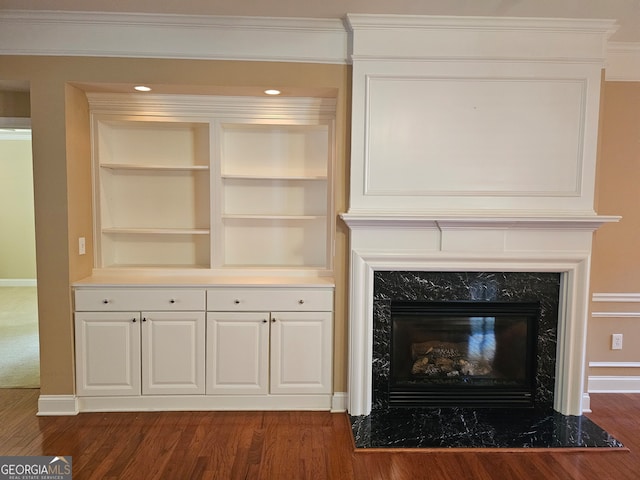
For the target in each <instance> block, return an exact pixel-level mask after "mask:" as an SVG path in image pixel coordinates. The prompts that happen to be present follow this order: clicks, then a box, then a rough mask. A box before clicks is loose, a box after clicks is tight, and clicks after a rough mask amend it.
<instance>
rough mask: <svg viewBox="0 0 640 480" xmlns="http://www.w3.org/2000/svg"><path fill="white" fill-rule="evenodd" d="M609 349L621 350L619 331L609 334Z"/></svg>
mask: <svg viewBox="0 0 640 480" xmlns="http://www.w3.org/2000/svg"><path fill="white" fill-rule="evenodd" d="M611 350H622V334H621V333H614V334H612V335H611Z"/></svg>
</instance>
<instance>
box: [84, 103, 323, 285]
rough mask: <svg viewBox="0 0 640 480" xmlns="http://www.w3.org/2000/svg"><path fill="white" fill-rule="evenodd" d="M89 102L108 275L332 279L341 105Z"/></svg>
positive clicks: (99, 260)
mask: <svg viewBox="0 0 640 480" xmlns="http://www.w3.org/2000/svg"><path fill="white" fill-rule="evenodd" d="M89 102H90V106H91V113H92V128H93V135H92V138H93V155H94V166H95V168H94V172H95V174H94V188H95V226H96V232H95V233H96V235H95V238H96V247H97V248H96V260H95V264H96V268H97V269H126V268H185V269H215V270H217V269H222V270H225V271H230V270H237V269H240V270H247V269H256V270H259V271H261V272H262V273H264V271H265V270H267V271H268V270H269V269H272V270H276V269H277V270H278V271H279V273H282V271H290V272H300V271H308V272H313V273H319V274H326V273H327V272H330V271H331V269H332V256H333V255H332V252H333V236H334V226H333V223H334V222H333V218H332V212H333V204H332V196H333V195H332V193H333V192H332V180H331V178H332V166H333V162H334V147H333V145H334V122H335V99H325V98H300V97H296V98H278V99H270V98H257V97H217V96H179V95H147V96H137V95H128V94H90V95H89Z"/></svg>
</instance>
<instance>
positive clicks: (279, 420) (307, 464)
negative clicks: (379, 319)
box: [0, 389, 640, 480]
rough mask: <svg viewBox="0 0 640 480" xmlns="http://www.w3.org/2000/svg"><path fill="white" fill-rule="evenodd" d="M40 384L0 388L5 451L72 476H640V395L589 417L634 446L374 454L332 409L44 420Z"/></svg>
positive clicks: (590, 479)
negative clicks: (61, 467) (52, 460)
mask: <svg viewBox="0 0 640 480" xmlns="http://www.w3.org/2000/svg"><path fill="white" fill-rule="evenodd" d="M38 394H39V393H38V390H35V389H34V390H30V389H0V455H70V456H72V457H73V469H74V480H86V479H90V480H93V479H96V480H97V479H100V480H104V479H117V480H128V479H135V480H151V479H163V480H174V479H175V480H184V479H189V480H192V479H193V480H200V479H215V480H236V479H238V480H247V479H257V480H270V479H274V480H281V479H284V480H305V479H310V480H325V479H336V480H376V479H380V480H416V479H426V478H428V479H434V480H466V479H469V480H494V479H500V480H502V479H509V480H520V479H522V480H527V479H544V480H602V479H615V480H637V479H638V478H640V477H639V476H638V474H637V473H636V472H637V469H638V468H639V466H640V395H639V394H615V395H613V394H599V395H592V400H591V405H592V409H593V413H591V414H589V415H588V416H589V417H590V418H591V419H592V420H593V421H595V422H596V423H597V424H598V425H600V426H601V427H602V428H604V429H606V430H607V431H608V432H609V433H611V434H613V435H614V436H615V437H616V438H618V439H619V440H620V441H622V442H623V443H624V444H625V446H627V447H628V449H629V451H626V452H625V451H614V450H616V449H600V450H598V451H595V450H590V451H586V452H585V451H549V452H546V451H508V452H506V451H505V452H495V451H494V452H483V451H465V452H460V451H455V450H454V449H448V450H442V451H438V450H433V449H431V450H428V451H421V450H416V451H413V452H391V451H389V452H385V451H378V452H373V453H371V452H369V453H362V452H361V451H356V450H354V447H353V439H352V435H351V430H350V425H349V421H348V418H347V416H346V415H345V414H332V413H328V412H138V413H90V414H89V413H83V414H80V415H77V416H70V417H37V416H36V409H37V400H38Z"/></svg>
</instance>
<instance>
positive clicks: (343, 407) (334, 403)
mask: <svg viewBox="0 0 640 480" xmlns="http://www.w3.org/2000/svg"><path fill="white" fill-rule="evenodd" d="M348 398H349V396H348V394H347V392H335V393H334V394H333V397H332V398H331V412H333V413H338V412H346V411H347V400H348Z"/></svg>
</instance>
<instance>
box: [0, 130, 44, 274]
mask: <svg viewBox="0 0 640 480" xmlns="http://www.w3.org/2000/svg"><path fill="white" fill-rule="evenodd" d="M0 225H1V227H0V228H1V229H2V234H1V235H0V280H5V279H35V278H36V245H35V238H36V237H35V225H34V219H33V169H32V166H31V140H30V139H24V140H6V139H2V138H0Z"/></svg>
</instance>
